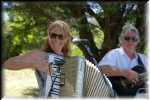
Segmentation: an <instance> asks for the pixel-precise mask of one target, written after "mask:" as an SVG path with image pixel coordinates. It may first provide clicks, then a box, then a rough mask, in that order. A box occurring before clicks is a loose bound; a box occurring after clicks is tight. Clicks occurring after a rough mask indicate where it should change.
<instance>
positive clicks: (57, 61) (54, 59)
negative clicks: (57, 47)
mask: <svg viewBox="0 0 150 100" xmlns="http://www.w3.org/2000/svg"><path fill="white" fill-rule="evenodd" d="M48 62H49V64H53V65H58V66H59V65H63V64H64V63H65V60H64V57H63V56H60V55H56V54H50V55H49V57H48Z"/></svg>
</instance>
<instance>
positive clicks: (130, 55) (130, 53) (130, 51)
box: [123, 48, 136, 59]
mask: <svg viewBox="0 0 150 100" xmlns="http://www.w3.org/2000/svg"><path fill="white" fill-rule="evenodd" d="M123 49H124V51H125V53H126V54H127V55H128V57H129V58H130V59H133V58H135V56H136V52H135V50H130V49H126V48H123Z"/></svg>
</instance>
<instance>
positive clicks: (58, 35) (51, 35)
mask: <svg viewBox="0 0 150 100" xmlns="http://www.w3.org/2000/svg"><path fill="white" fill-rule="evenodd" d="M57 37H58V39H59V40H63V39H64V36H63V35H61V34H56V33H51V34H50V38H51V39H56V38H57Z"/></svg>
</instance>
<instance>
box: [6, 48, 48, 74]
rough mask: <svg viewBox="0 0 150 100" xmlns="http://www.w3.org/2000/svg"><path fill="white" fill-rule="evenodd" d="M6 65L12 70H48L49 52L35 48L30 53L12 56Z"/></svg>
mask: <svg viewBox="0 0 150 100" xmlns="http://www.w3.org/2000/svg"><path fill="white" fill-rule="evenodd" d="M4 67H5V68H7V69H11V70H19V69H25V68H33V69H37V70H40V71H43V72H47V71H48V54H47V53H45V52H43V51H40V50H33V51H31V52H29V53H26V54H23V55H19V56H15V57H12V58H10V59H8V60H7V61H6V62H5V63H4Z"/></svg>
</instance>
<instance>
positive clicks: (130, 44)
mask: <svg viewBox="0 0 150 100" xmlns="http://www.w3.org/2000/svg"><path fill="white" fill-rule="evenodd" d="M122 41H123V43H122V46H123V47H124V48H125V49H126V50H136V47H137V45H138V42H139V39H138V35H137V33H135V32H128V33H126V34H125V36H124V37H123V40H122Z"/></svg>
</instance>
